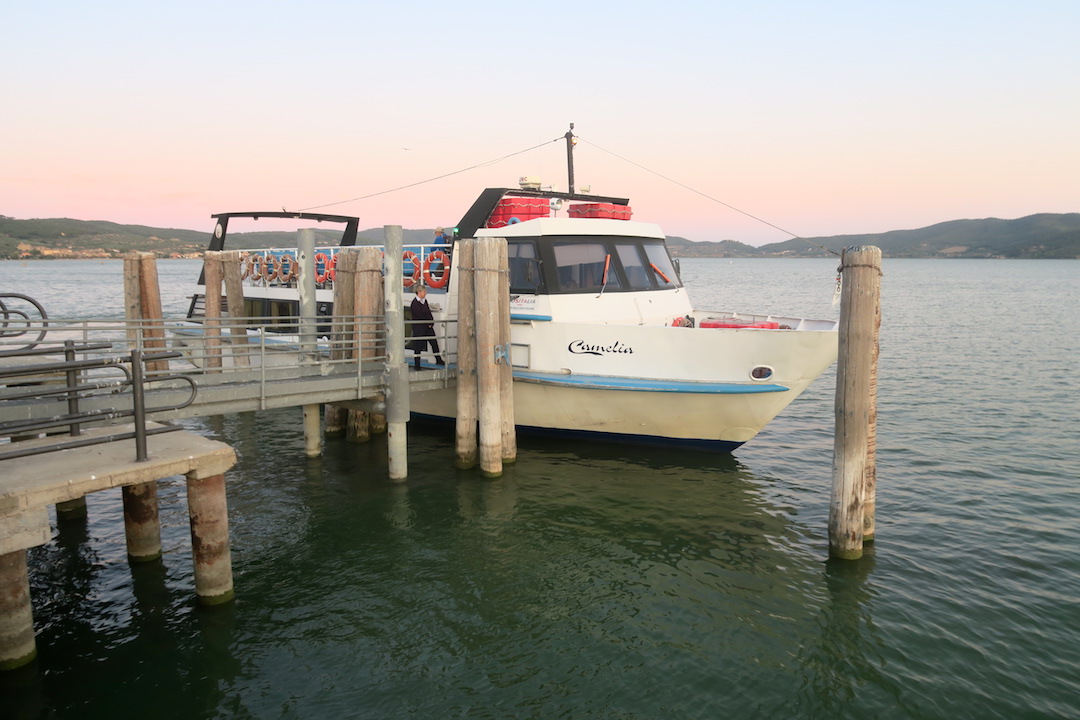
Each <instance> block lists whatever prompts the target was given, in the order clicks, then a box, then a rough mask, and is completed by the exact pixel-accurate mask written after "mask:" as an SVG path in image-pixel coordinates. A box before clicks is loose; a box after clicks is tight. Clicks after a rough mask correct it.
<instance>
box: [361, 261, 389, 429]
mask: <svg viewBox="0 0 1080 720" xmlns="http://www.w3.org/2000/svg"><path fill="white" fill-rule="evenodd" d="M382 268H383V260H382V251H381V250H379V248H377V247H362V248H360V261H359V262H358V263H357V278H356V303H355V304H356V314H357V315H358V317H357V319H356V320H357V327H356V346H357V347H358V348H359V349H360V356H359V362H360V365H359V366H358V368H357V371H358V372H362V371H363V368H364V363H365V362H367V363H370V362H372V361H373V360H374V359H375V358H377V357H378V356H379V355H382V354H383V342H384V341H383V338H384V337H385V329H386V327H385V323H384V322H383V319H382V314H383V270H382ZM367 419H368V428H369V432H370V433H371V434H373V435H375V434H382V433H385V432H386V416H385V415H383V414H381V413H374V412H373V413H368V415H367Z"/></svg>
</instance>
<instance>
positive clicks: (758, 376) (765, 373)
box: [750, 365, 773, 380]
mask: <svg viewBox="0 0 1080 720" xmlns="http://www.w3.org/2000/svg"><path fill="white" fill-rule="evenodd" d="M772 375H773V369H772V368H771V367H769V366H768V365H758V366H757V367H756V368H754V369H753V370H751V371H750V378H751V379H752V380H768V379H769V378H771V377H772Z"/></svg>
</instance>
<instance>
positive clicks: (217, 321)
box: [203, 250, 223, 372]
mask: <svg viewBox="0 0 1080 720" xmlns="http://www.w3.org/2000/svg"><path fill="white" fill-rule="evenodd" d="M222 279H223V273H222V263H221V252H220V251H217V250H207V251H206V252H205V253H204V254H203V280H204V282H205V287H206V294H205V295H203V320H204V323H203V339H204V340H205V343H204V346H205V347H206V370H207V372H221V365H222V363H221V298H222V295H221V281H222Z"/></svg>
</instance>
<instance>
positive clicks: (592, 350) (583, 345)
mask: <svg viewBox="0 0 1080 720" xmlns="http://www.w3.org/2000/svg"><path fill="white" fill-rule="evenodd" d="M566 349H567V350H569V351H570V352H572V353H574V354H575V355H604V354H607V353H616V354H619V355H630V354H632V353H633V352H634V348H632V347H629V346H627V345H623V344H622V343H621V342H619V341H618V340H616V341H615V342H614V343H612V344H611V345H593V344H592V343H587V342H585V341H584V340H574V341H573V342H572V343H570V344H569V345H567V346H566Z"/></svg>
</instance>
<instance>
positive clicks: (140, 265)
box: [57, 253, 168, 563]
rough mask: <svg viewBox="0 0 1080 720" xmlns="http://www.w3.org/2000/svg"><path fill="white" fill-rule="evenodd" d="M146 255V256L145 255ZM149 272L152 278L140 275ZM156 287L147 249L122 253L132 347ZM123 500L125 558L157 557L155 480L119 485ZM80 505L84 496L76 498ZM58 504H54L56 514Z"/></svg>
mask: <svg viewBox="0 0 1080 720" xmlns="http://www.w3.org/2000/svg"><path fill="white" fill-rule="evenodd" d="M147 255H149V256H150V257H149V259H147V258H146V256H147ZM147 273H152V275H153V278H152V279H150V280H144V278H143V276H144V275H145V274H147ZM156 289H158V282H157V265H156V264H154V261H153V255H151V254H150V253H133V254H131V255H128V256H125V257H124V313H125V316H126V319H127V321H128V329H127V337H128V344H129V345H130V346H131V349H132V350H135V349H138V348H139V347H140V343H142V344H144V345H145V343H144V342H142V340H141V334H142V333H143V332H145V331H146V330H147V328H146V326H145V323H146V322H147V320H146V318H160V317H161V315H162V313H161V296H160V295H156V296H155V297H153V298H148V297H147V293H148V292H154V291H155V290H156ZM151 365H156V369H162V370H164V369H167V368H168V361H158V362H157V363H152V362H148V363H146V366H147V368H148V369H149V368H150V367H151ZM120 492H121V496H122V497H123V504H124V535H125V537H126V539H127V549H128V559H129V561H131V562H134V563H140V562H150V561H152V560H156V559H158V558H160V557H161V520H160V517H159V514H158V499H157V481H154V480H152V481H150V482H146V483H141V484H138V485H125V486H124V487H123V488H122V489H121V491H120ZM80 499H81V501H82V503H83V507H84V508H85V506H86V498H80ZM59 513H60V507H59V505H58V506H57V516H58V517H59Z"/></svg>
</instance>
